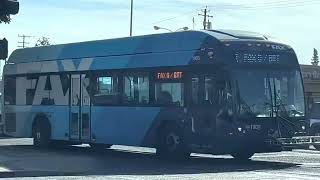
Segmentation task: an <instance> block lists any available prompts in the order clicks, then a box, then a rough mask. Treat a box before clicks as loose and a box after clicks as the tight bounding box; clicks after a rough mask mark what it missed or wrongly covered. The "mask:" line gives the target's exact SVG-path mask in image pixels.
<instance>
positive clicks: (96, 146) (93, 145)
mask: <svg viewBox="0 0 320 180" xmlns="http://www.w3.org/2000/svg"><path fill="white" fill-rule="evenodd" d="M89 145H90V147H91V148H92V149H93V150H95V151H102V150H105V149H108V148H110V147H111V146H112V144H98V143H90V144H89Z"/></svg>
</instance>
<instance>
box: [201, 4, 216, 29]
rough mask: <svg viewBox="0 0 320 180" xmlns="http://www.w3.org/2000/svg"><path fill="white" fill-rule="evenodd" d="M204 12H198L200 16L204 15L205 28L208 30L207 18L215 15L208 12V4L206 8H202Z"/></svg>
mask: <svg viewBox="0 0 320 180" xmlns="http://www.w3.org/2000/svg"><path fill="white" fill-rule="evenodd" d="M202 12H203V14H198V15H199V16H203V29H204V30H206V29H207V25H208V22H207V18H208V19H209V18H213V16H210V15H209V14H208V13H209V12H210V10H208V6H206V8H205V9H203V10H202Z"/></svg>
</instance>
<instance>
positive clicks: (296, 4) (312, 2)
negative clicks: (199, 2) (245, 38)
mask: <svg viewBox="0 0 320 180" xmlns="http://www.w3.org/2000/svg"><path fill="white" fill-rule="evenodd" d="M317 4H320V2H319V1H315V0H309V1H308V0H306V1H278V2H277V3H275V2H273V3H259V4H255V5H248V4H237V5H224V6H222V7H220V8H217V9H218V10H257V9H277V8H292V7H300V6H308V5H317ZM209 7H217V6H214V5H210V6H209Z"/></svg>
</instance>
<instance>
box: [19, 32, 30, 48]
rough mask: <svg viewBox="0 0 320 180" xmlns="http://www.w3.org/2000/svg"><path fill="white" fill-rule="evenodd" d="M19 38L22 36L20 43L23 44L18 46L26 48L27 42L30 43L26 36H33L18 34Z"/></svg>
mask: <svg viewBox="0 0 320 180" xmlns="http://www.w3.org/2000/svg"><path fill="white" fill-rule="evenodd" d="M18 37H19V38H22V41H19V42H18V44H22V45H20V46H18V48H26V44H30V43H29V42H27V41H26V38H31V37H32V36H26V35H24V34H23V35H18Z"/></svg>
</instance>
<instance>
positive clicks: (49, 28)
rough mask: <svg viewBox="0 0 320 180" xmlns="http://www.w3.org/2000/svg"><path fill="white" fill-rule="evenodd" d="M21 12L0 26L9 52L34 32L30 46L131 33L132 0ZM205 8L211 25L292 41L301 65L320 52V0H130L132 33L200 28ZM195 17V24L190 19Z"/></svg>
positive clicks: (44, 0)
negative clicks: (46, 40) (45, 41)
mask: <svg viewBox="0 0 320 180" xmlns="http://www.w3.org/2000/svg"><path fill="white" fill-rule="evenodd" d="M19 2H20V11H19V14H18V15H15V16H12V22H11V23H10V24H0V38H3V37H5V38H7V39H8V41H9V53H11V52H12V51H13V50H15V49H16V48H17V47H18V42H19V41H22V39H21V38H19V37H18V35H23V34H24V35H28V36H32V37H30V38H27V39H26V41H27V42H29V43H30V44H27V46H29V47H32V46H34V45H35V43H36V41H37V39H39V38H40V37H42V36H44V37H47V38H49V40H50V42H51V43H52V44H64V43H71V42H81V41H88V40H98V39H110V38H117V37H126V36H129V24H130V0H63V1H62V0H60V1H59V0H41V1H38V0H19ZM206 6H208V9H209V10H210V12H209V14H210V15H212V16H213V18H211V19H210V20H211V22H212V24H213V29H236V30H247V31H254V32H259V33H262V34H266V35H269V36H272V37H275V38H277V39H279V40H281V41H282V42H285V43H287V44H289V45H291V46H292V47H293V48H294V49H295V51H296V53H297V55H298V59H299V62H300V63H301V64H310V59H311V57H312V54H313V48H317V49H318V50H320V35H319V33H320V23H319V22H320V21H319V19H320V10H319V9H320V1H319V0H237V1H235V0H158V1H154V0H153V1H152V0H134V12H133V35H135V36H136V35H145V34H154V33H164V32H166V30H158V31H156V30H154V29H153V26H155V25H156V26H160V27H164V28H168V29H171V30H172V31H175V30H177V29H179V28H181V27H185V26H187V27H189V28H190V29H195V30H199V29H202V28H203V26H202V21H203V17H201V16H198V14H199V13H201V10H202V9H203V8H205V7H206ZM193 18H194V22H195V23H193ZM2 64H3V63H2Z"/></svg>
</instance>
